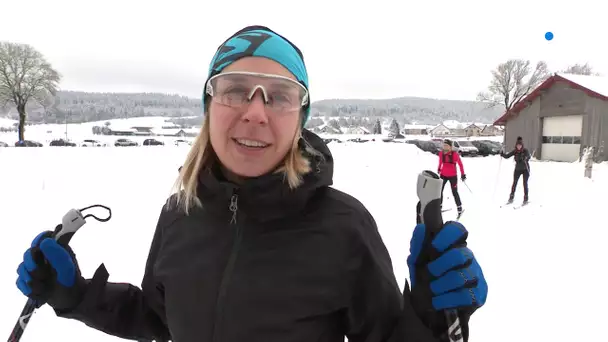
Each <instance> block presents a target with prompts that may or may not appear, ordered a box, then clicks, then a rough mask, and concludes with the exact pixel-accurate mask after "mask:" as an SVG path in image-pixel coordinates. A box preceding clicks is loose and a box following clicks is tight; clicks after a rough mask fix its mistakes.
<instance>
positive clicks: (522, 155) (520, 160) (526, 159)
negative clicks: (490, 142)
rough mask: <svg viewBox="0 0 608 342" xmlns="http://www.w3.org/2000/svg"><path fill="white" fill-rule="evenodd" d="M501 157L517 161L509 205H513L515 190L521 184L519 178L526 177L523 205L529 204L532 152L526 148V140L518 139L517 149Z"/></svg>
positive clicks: (502, 154) (502, 153)
mask: <svg viewBox="0 0 608 342" xmlns="http://www.w3.org/2000/svg"><path fill="white" fill-rule="evenodd" d="M500 155H501V156H502V157H503V158H505V159H509V158H511V157H513V159H514V160H515V170H514V171H513V184H511V194H510V195H509V201H508V202H507V203H508V204H511V203H513V199H514V198H515V190H516V189H517V183H518V182H519V177H521V176H524V184H523V185H524V201H523V204H528V179H529V178H530V152H528V149H527V148H525V147H524V139H523V138H522V137H517V141H516V142H515V148H514V149H513V150H512V151H511V152H509V153H504V152H501V153H500Z"/></svg>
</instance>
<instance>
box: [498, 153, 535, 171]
mask: <svg viewBox="0 0 608 342" xmlns="http://www.w3.org/2000/svg"><path fill="white" fill-rule="evenodd" d="M502 157H503V158H507V159H509V158H511V157H513V159H514V160H515V171H528V172H530V163H529V161H530V152H528V149H527V148H525V147H523V148H522V149H521V150H518V149H516V148H514V149H513V151H511V152H509V153H506V154H504V153H503V155H502Z"/></svg>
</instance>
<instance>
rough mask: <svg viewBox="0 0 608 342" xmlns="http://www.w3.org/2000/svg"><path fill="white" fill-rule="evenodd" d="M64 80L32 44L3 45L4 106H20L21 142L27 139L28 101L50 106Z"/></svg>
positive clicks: (0, 101)
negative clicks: (25, 135)
mask: <svg viewBox="0 0 608 342" xmlns="http://www.w3.org/2000/svg"><path fill="white" fill-rule="evenodd" d="M60 80H61V75H60V74H59V73H58V72H57V71H56V70H55V69H53V67H52V66H51V64H50V63H48V62H47V61H46V59H45V58H44V56H43V55H42V54H41V53H40V52H38V51H37V50H36V49H34V48H33V47H31V46H30V45H27V44H16V43H9V42H0V105H3V106H5V105H7V104H9V103H11V104H13V105H15V106H16V107H17V112H18V113H19V130H18V131H19V141H22V140H24V128H25V118H26V111H25V109H26V105H27V104H28V102H29V101H30V100H34V101H36V102H37V103H38V104H40V105H41V106H44V107H46V106H48V104H49V101H50V100H51V99H52V97H53V96H55V93H56V92H57V87H58V85H59V81H60Z"/></svg>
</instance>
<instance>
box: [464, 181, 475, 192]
mask: <svg viewBox="0 0 608 342" xmlns="http://www.w3.org/2000/svg"><path fill="white" fill-rule="evenodd" d="M462 184H464V186H466V187H467V189H468V190H469V192H470V193H471V194H473V191H471V188H469V185H468V184H467V182H465V181H462Z"/></svg>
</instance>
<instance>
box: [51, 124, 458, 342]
mask: <svg viewBox="0 0 608 342" xmlns="http://www.w3.org/2000/svg"><path fill="white" fill-rule="evenodd" d="M304 137H305V139H306V140H307V141H308V142H309V143H310V144H311V145H312V146H313V147H314V148H315V149H316V150H317V151H320V152H322V153H323V155H324V160H321V159H320V158H316V159H313V160H312V168H313V172H311V173H310V174H308V175H306V176H305V178H304V184H303V185H302V186H300V187H299V188H297V190H294V191H292V190H290V189H289V188H288V187H287V185H286V184H285V183H284V182H283V176H282V175H280V174H275V175H267V176H262V177H260V178H257V179H254V180H251V181H247V182H246V184H244V185H242V186H240V187H239V186H236V185H234V184H231V183H229V182H226V181H224V180H222V179H223V178H222V177H221V176H220V175H219V173H218V172H212V171H203V172H201V174H200V176H199V179H200V182H201V184H200V187H199V189H198V196H199V198H200V199H201V201H202V204H203V208H198V209H195V210H194V211H193V212H192V213H191V214H190V215H189V216H185V215H184V214H182V213H180V212H178V211H177V210H175V209H168V207H167V206H165V208H163V211H162V212H161V214H160V218H159V220H158V225H157V227H156V231H155V233H154V238H153V242H152V245H151V248H150V253H149V256H148V260H147V265H146V269H145V275H144V278H143V282H142V285H141V289H140V288H138V287H136V286H134V285H130V284H120V283H109V282H107V279H108V278H107V277H108V273H107V271H106V270H105V267H104V266H103V265H101V266H100V268H99V269H98V270H97V272H96V273H95V275H94V277H93V278H92V279H91V280H88V289H87V293H86V295H85V298H84V300H83V301H82V302H81V304H80V305H79V306H78V307H77V308H75V309H73V310H71V311H69V312H59V311H56V313H57V314H58V315H59V316H61V317H66V318H72V319H76V320H79V321H82V322H84V323H85V324H87V325H89V326H91V327H93V328H95V329H98V330H101V331H104V332H106V333H108V334H110V335H114V336H118V337H121V338H126V339H132V340H138V341H150V340H156V341H168V340H172V341H174V342H313V341H314V342H343V341H344V337H345V336H347V337H348V339H349V341H350V342H437V341H439V339H437V338H435V337H434V336H435V334H436V335H437V336H439V335H440V334H442V333H443V331H442V332H436V333H433V332H432V331H430V330H429V329H428V328H427V327H426V325H425V324H423V323H422V322H421V320H420V319H419V318H418V316H417V315H416V313H415V312H414V310H413V308H412V305H411V301H410V291H409V286H408V285H407V284H406V286H405V287H406V290H405V292H404V293H403V294H402V293H401V291H400V290H399V287H398V284H397V281H396V279H395V275H394V273H393V268H392V263H391V259H390V257H389V253H388V251H387V249H386V247H385V245H384V243H383V241H382V239H381V237H380V235H379V233H378V229H377V227H376V223H375V222H374V219H373V217H372V216H371V215H370V213H368V211H367V210H366V208H365V207H364V206H363V205H362V204H361V203H360V202H359V201H357V200H356V199H355V198H353V197H351V196H349V195H347V194H345V193H343V192H340V191H338V190H335V189H333V188H330V187H329V186H330V185H331V184H332V176H333V159H332V156H331V154H330V151H329V149H328V148H327V146H326V145H325V144H324V143H323V141H322V140H321V139H320V138H319V137H318V136H316V135H313V134H312V133H310V132H308V131H305V132H304ZM167 209H168V210H167ZM412 224H413V223H412ZM407 246H408V241H403V248H407ZM438 315H441V316H443V313H438ZM462 324H463V328H465V325H466V324H467V323H466V322H462Z"/></svg>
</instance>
